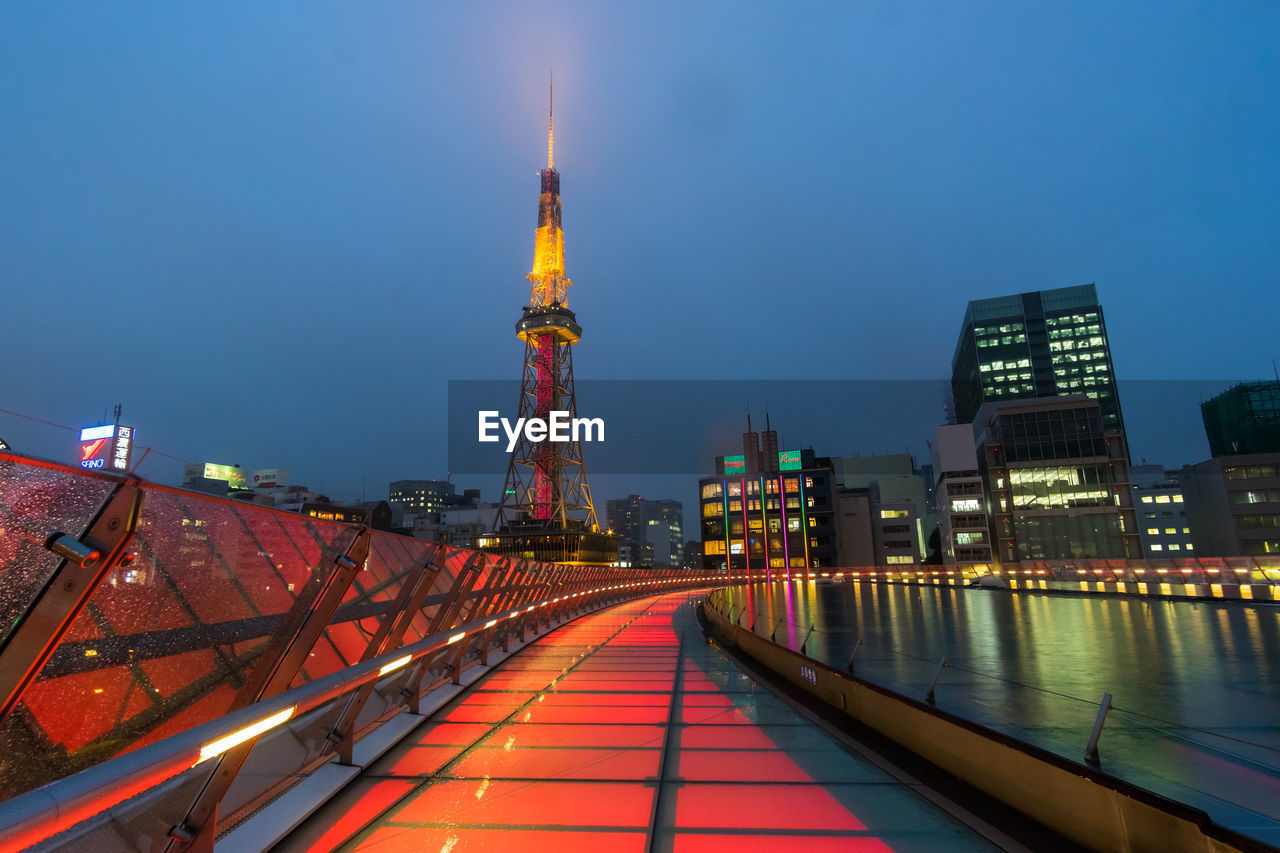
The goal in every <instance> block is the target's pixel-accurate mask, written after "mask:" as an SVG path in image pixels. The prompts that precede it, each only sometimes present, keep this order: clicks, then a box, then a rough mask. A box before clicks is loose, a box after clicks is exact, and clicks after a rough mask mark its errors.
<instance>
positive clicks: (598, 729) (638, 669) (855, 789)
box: [274, 593, 991, 853]
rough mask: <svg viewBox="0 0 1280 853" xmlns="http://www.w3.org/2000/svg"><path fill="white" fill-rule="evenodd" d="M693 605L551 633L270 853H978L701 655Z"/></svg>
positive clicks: (883, 778) (679, 600) (664, 603)
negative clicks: (537, 852)
mask: <svg viewBox="0 0 1280 853" xmlns="http://www.w3.org/2000/svg"><path fill="white" fill-rule="evenodd" d="M698 597H699V596H698V595H696V594H692V593H676V594H670V595H663V596H655V597H653V598H649V599H643V600H640V601H635V602H631V603H628V604H624V605H619V606H617V607H614V608H611V609H609V610H605V611H602V612H600V613H596V614H593V615H590V616H586V617H583V618H581V619H578V620H576V621H575V622H573V623H571V624H569V625H566V626H565V627H563V628H561V629H559V630H557V631H554V632H552V633H551V634H549V635H548V636H546V637H544V638H543V639H541V640H539V641H538V642H536V643H534V644H533V645H531V646H530V647H529V648H528V649H526V650H524V651H522V652H521V653H520V654H518V655H516V656H515V657H513V658H511V659H510V660H509V661H507V662H504V663H503V664H501V665H500V666H498V667H497V668H496V669H495V670H494V671H493V672H492V673H490V674H489V675H488V676H487V677H485V678H483V679H482V680H481V681H479V682H478V683H477V684H476V685H475V686H473V687H472V688H471V689H470V690H468V691H467V692H466V693H465V694H464V696H463V697H462V698H460V699H459V700H457V701H455V702H454V703H452V704H451V705H448V706H446V707H445V708H444V709H442V710H441V711H440V712H439V713H437V714H436V715H434V716H432V717H431V718H429V719H427V720H426V721H424V722H423V724H422V725H421V726H420V727H419V728H418V729H417V730H416V731H414V732H413V733H412V734H410V735H409V736H408V737H406V738H405V740H404V741H403V742H402V743H401V744H400V745H399V746H397V747H396V748H395V749H393V750H391V751H390V752H388V753H387V754H386V755H384V756H383V757H382V758H381V759H380V760H379V761H377V762H376V763H375V764H374V765H372V766H371V767H370V768H369V769H368V770H367V771H366V772H365V773H363V774H362V775H361V776H360V777H359V778H357V779H356V780H354V781H353V782H352V783H351V785H349V786H348V787H347V788H346V789H345V790H344V791H343V792H342V793H341V794H340V795H339V796H338V797H336V798H335V799H334V800H333V801H331V802H330V803H329V804H327V805H326V806H325V807H324V808H322V809H321V810H320V811H318V812H317V813H316V814H315V815H313V816H312V817H311V818H310V819H308V820H307V821H306V822H305V823H303V824H302V825H301V826H300V827H298V829H297V830H295V831H294V832H293V834H292V835H290V836H289V837H288V838H286V839H285V840H284V841H283V842H281V843H280V844H278V845H277V846H276V847H275V848H274V849H275V850H277V851H282V853H293V852H294V851H328V850H361V851H388V852H389V851H433V853H434V851H442V853H458V851H464V850H475V849H487V850H544V849H545V850H555V851H559V853H570V851H577V850H583V851H591V853H602V851H650V850H676V851H713V850H733V851H734V853H750V851H757V850H759V851H764V850H768V851H771V853H775V852H776V851H779V850H795V849H803V850H805V851H806V853H821V852H822V851H828V850H856V851H884V850H899V851H917V850H918V851H926V850H928V851H936V850H972V849H991V846H990V844H988V843H987V842H986V841H985V840H983V839H982V838H981V837H979V836H977V835H975V834H974V833H973V832H972V831H971V830H970V829H968V828H966V827H965V826H963V825H961V824H959V823H957V822H956V821H955V820H953V819H952V818H951V817H949V816H948V815H947V814H945V813H944V812H942V811H941V810H940V809H938V808H937V807H935V806H933V805H932V804H930V803H929V802H927V801H926V800H925V799H923V798H922V797H921V796H920V795H918V794H917V793H916V792H915V790H914V789H913V788H912V787H910V786H908V785H904V784H901V783H899V782H898V781H896V780H894V779H893V778H891V777H890V776H888V775H887V774H886V773H884V772H883V771H882V770H880V769H878V768H876V767H875V766H874V765H872V764H870V763H868V762H867V761H866V760H864V759H862V758H860V757H857V756H855V755H853V754H851V753H850V752H848V751H847V750H846V749H845V748H844V747H842V746H841V745H839V744H838V743H837V742H835V741H834V740H832V739H831V738H830V737H828V736H827V735H826V734H824V733H823V732H822V731H821V730H819V729H818V728H817V727H815V726H813V725H812V724H811V723H809V722H808V721H807V720H805V719H804V718H802V717H800V716H798V715H796V714H795V713H793V712H792V711H791V710H790V709H789V708H788V707H787V706H786V705H785V704H784V703H783V702H782V701H781V700H779V699H778V698H776V697H775V696H774V695H773V694H772V693H770V692H769V691H768V689H767V688H764V687H763V686H761V685H758V684H756V683H755V682H753V681H752V680H750V679H749V678H748V677H747V676H745V675H743V674H742V673H741V672H740V671H739V670H738V669H737V668H736V667H735V666H734V665H733V664H732V663H730V662H729V661H728V660H727V659H725V658H724V657H723V656H722V655H720V654H719V653H718V652H717V651H715V650H714V649H712V648H711V647H709V646H708V645H707V643H706V641H705V640H704V639H703V636H702V632H701V629H700V628H699V626H698V624H697V620H696V618H695V615H694V613H693V610H692V605H693V604H694V603H696V601H697V599H698Z"/></svg>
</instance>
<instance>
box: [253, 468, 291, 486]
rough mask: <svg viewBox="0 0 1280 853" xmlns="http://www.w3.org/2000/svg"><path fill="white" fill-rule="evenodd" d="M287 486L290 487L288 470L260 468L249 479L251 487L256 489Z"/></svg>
mask: <svg viewBox="0 0 1280 853" xmlns="http://www.w3.org/2000/svg"><path fill="white" fill-rule="evenodd" d="M287 485H289V469H288V468H259V469H258V470H257V471H254V472H253V474H252V476H250V477H249V486H250V487H251V488H254V489H263V488H271V487H273V486H287Z"/></svg>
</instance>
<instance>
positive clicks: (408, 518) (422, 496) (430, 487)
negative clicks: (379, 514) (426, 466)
mask: <svg viewBox="0 0 1280 853" xmlns="http://www.w3.org/2000/svg"><path fill="white" fill-rule="evenodd" d="M387 492H388V496H387V501H388V502H389V503H390V504H391V505H392V508H393V509H394V510H395V511H396V512H397V514H398V516H399V520H400V522H401V523H403V524H404V525H405V526H406V527H411V526H412V525H413V522H414V521H415V520H417V519H426V520H428V521H439V520H440V513H441V512H442V511H443V510H445V509H449V508H452V507H468V506H475V505H476V504H478V503H479V502H480V490H479V489H467V490H465V491H464V492H463V493H462V494H458V492H457V490H456V488H455V487H454V485H453V483H451V482H449V481H448V480H396V481H395V482H394V483H391V484H390V485H389V486H388V487H387Z"/></svg>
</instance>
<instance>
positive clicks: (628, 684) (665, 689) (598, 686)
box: [555, 676, 671, 694]
mask: <svg viewBox="0 0 1280 853" xmlns="http://www.w3.org/2000/svg"><path fill="white" fill-rule="evenodd" d="M555 689H556V691H558V692H560V693H566V692H569V693H572V692H581V691H584V690H594V691H605V692H608V691H616V692H622V691H631V692H638V691H641V690H648V691H654V692H658V693H664V694H670V693H671V680H670V679H668V680H667V681H665V682H659V681H631V680H626V681H579V680H578V679H576V678H574V677H573V676H568V677H566V678H564V679H561V681H560V683H559V684H557V685H556V687H555Z"/></svg>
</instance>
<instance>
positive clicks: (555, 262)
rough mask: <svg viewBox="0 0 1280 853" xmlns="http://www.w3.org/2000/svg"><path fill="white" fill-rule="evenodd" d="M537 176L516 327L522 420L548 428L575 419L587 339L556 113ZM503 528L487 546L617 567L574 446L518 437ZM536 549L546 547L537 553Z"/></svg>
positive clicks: (504, 503)
mask: <svg viewBox="0 0 1280 853" xmlns="http://www.w3.org/2000/svg"><path fill="white" fill-rule="evenodd" d="M538 177H539V181H540V195H539V198H538V230H537V235H536V237H535V240H534V254H533V270H532V271H531V272H530V273H529V275H528V276H527V278H528V279H529V285H530V287H529V304H528V305H526V306H525V308H524V314H523V316H521V318H520V321H519V322H518V323H516V335H517V336H518V337H519V338H520V340H522V341H524V374H523V379H522V382H521V387H520V412H519V416H520V417H522V418H526V419H532V418H540V419H542V420H543V421H548V420H549V419H550V415H551V413H552V412H566V413H567V417H569V418H574V417H577V413H578V407H577V401H576V399H575V398H574V390H573V345H574V344H576V343H577V342H578V341H579V339H580V338H581V337H582V327H581V326H580V325H578V320H577V318H576V317H575V316H574V313H573V312H572V311H571V310H569V285H570V284H572V282H571V281H570V280H569V278H568V277H567V276H566V275H565V269H564V231H563V230H562V228H561V223H560V173H559V172H557V171H556V169H555V125H554V111H551V112H550V113H549V114H548V119H547V168H545V169H543V170H541V171H540V172H539V173H538ZM498 528H499V530H498V531H497V533H496V534H495V536H494V537H492V538H490V539H488V540H486V541H485V542H484V543H482V547H486V548H488V549H489V550H495V551H501V552H502V553H511V554H519V555H521V556H537V557H538V559H545V560H551V561H553V562H582V563H599V562H612V561H613V560H614V558H615V557H616V552H617V540H616V539H615V538H614V537H611V536H607V535H606V534H603V533H601V532H600V528H599V524H598V522H597V520H596V511H595V508H594V507H593V506H592V504H591V489H590V487H589V486H588V485H587V474H586V469H585V468H584V466H583V464H582V447H581V445H580V444H579V443H578V442H577V441H567V442H553V441H537V442H535V441H530V440H529V439H528V438H527V437H526V436H525V435H524V434H523V433H522V434H521V437H520V441H519V443H518V444H517V445H516V447H515V448H514V450H513V451H512V454H511V461H510V463H509V464H508V467H507V480H506V486H505V488H504V489H503V499H502V505H501V508H500V510H499V513H498ZM535 543H541V544H540V545H538V547H534V546H535ZM547 543H550V545H547ZM526 546H527V547H526ZM543 546H547V547H549V548H550V551H547V550H546V549H545V548H544V547H543ZM610 546H612V553H610Z"/></svg>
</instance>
